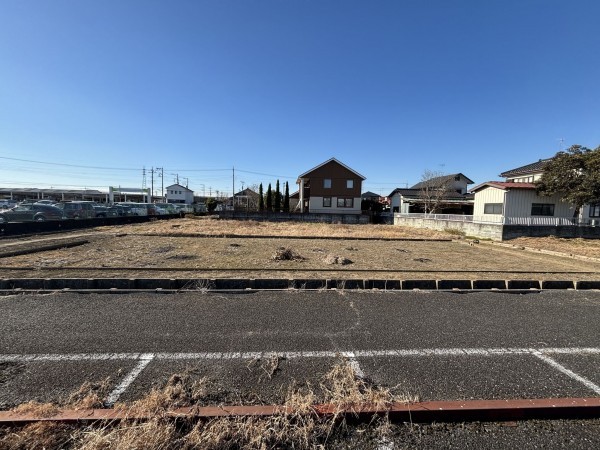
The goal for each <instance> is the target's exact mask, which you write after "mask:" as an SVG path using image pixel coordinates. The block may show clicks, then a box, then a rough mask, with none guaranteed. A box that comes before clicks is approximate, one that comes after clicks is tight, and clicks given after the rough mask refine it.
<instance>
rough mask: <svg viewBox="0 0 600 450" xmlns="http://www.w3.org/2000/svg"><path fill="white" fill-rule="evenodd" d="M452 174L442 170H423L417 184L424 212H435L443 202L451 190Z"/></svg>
mask: <svg viewBox="0 0 600 450" xmlns="http://www.w3.org/2000/svg"><path fill="white" fill-rule="evenodd" d="M452 181H453V178H452V176H449V175H445V174H444V173H442V172H436V171H433V170H425V171H424V172H423V175H421V182H420V183H418V184H417V186H418V189H420V192H419V197H420V198H421V200H422V201H423V209H424V211H425V213H426V214H435V213H436V212H437V211H439V209H440V208H441V207H442V205H443V204H444V200H445V198H446V197H447V196H448V194H449V193H450V192H451V191H452Z"/></svg>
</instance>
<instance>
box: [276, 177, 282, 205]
mask: <svg viewBox="0 0 600 450" xmlns="http://www.w3.org/2000/svg"><path fill="white" fill-rule="evenodd" d="M275 212H281V191H280V190H279V180H277V184H275Z"/></svg>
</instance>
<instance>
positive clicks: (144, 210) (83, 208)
mask: <svg viewBox="0 0 600 450" xmlns="http://www.w3.org/2000/svg"><path fill="white" fill-rule="evenodd" d="M0 207H2V209H0V223H6V222H31V221H36V222H44V221H46V220H64V219H94V218H96V217H123V216H157V215H166V214H179V215H182V216H183V215H184V214H186V213H193V212H194V209H193V207H192V206H191V205H178V204H172V203H133V202H122V203H115V204H113V205H103V204H100V203H96V202H91V201H71V202H53V201H51V200H40V201H37V202H22V203H19V204H17V205H13V206H12V207H11V206H9V205H7V203H2V204H0Z"/></svg>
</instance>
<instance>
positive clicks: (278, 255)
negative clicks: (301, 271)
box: [272, 247, 305, 261]
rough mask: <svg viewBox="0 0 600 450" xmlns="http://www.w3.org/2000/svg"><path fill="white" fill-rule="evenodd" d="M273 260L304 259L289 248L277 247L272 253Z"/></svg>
mask: <svg viewBox="0 0 600 450" xmlns="http://www.w3.org/2000/svg"><path fill="white" fill-rule="evenodd" d="M272 259H273V261H304V259H305V258H304V257H303V256H301V255H299V254H298V253H296V252H295V251H294V250H292V249H291V248H286V247H279V248H278V249H277V251H276V252H275V255H273V258H272Z"/></svg>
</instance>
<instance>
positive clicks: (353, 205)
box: [296, 158, 366, 214]
mask: <svg viewBox="0 0 600 450" xmlns="http://www.w3.org/2000/svg"><path fill="white" fill-rule="evenodd" d="M365 179H366V178H365V177H363V176H362V175H361V174H359V173H358V172H356V171H354V170H352V169H351V168H350V167H348V166H346V165H345V164H343V163H341V162H340V161H338V160H337V159H335V158H331V159H328V160H327V161H325V162H324V163H322V164H319V165H318V166H316V167H314V168H312V169H310V170H309V171H308V172H304V173H303V174H302V175H300V176H299V177H298V180H297V181H296V183H297V184H298V185H300V189H299V192H300V198H299V205H300V212H309V213H325V214H360V213H361V207H360V206H361V205H360V202H361V196H360V193H361V190H362V182H363V181H364V180H365Z"/></svg>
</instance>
